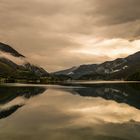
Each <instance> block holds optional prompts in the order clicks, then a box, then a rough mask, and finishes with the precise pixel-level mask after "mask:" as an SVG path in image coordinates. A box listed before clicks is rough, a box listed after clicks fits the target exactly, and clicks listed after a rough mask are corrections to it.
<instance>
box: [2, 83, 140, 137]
mask: <svg viewBox="0 0 140 140" xmlns="http://www.w3.org/2000/svg"><path fill="white" fill-rule="evenodd" d="M13 88H15V89H14V91H16V88H19V87H13ZM22 88H23V87H22ZM22 88H21V87H20V89H19V90H21V89H22ZM28 88H29V87H24V88H23V89H24V90H25V89H26V90H27V89H28ZM34 88H38V87H32V90H34V91H36V90H35V89H34ZM42 88H43V89H44V90H43V89H42ZM46 88H48V90H45V89H46ZM29 89H30V88H29ZM39 89H40V90H39ZM39 89H38V91H40V92H36V93H37V94H38V95H37V94H32V95H37V96H30V97H32V98H30V99H26V102H24V100H25V99H24V98H23V97H25V98H26V96H25V95H26V94H23V95H22V94H21V96H20V94H18V96H16V97H15V98H14V99H13V100H10V101H9V102H4V103H5V104H1V105H2V107H3V109H4V108H8V107H9V106H10V107H11V106H14V105H17V103H18V105H22V104H23V103H24V104H25V106H22V107H21V108H20V109H18V110H16V112H15V113H13V114H12V115H10V116H8V117H6V118H5V119H1V120H0V130H1V131H0V139H3V140H19V139H20V140H25V139H26V140H38V139H42V140H46V139H48V140H66V139H67V140H85V139H87V140H132V139H134V140H139V139H140V134H139V131H140V123H139V122H140V110H139V107H137V106H136V105H135V106H134V105H133V104H132V101H133V102H135V99H136V102H137V103H138V99H137V98H138V97H139V96H138V91H139V87H138V85H126V84H125V85H118V84H117V85H102V86H101V85H90V86H89V85H75V86H74V87H72V85H71V87H69V86H68V87H64V86H63V87H62V86H54V87H53V86H51V87H48V86H47V87H40V88H39ZM127 89H128V90H127ZM130 89H131V92H132V93H131V92H129V90H130ZM41 91H42V92H41ZM114 91H115V92H114ZM118 91H120V92H118ZM123 91H125V94H124V93H123ZM30 92H31V91H30ZM5 93H6V90H5ZM9 93H10V92H9ZM24 93H27V92H24ZM39 93H43V94H39ZM105 93H106V94H107V96H105ZM109 93H110V94H109ZM108 94H109V95H108ZM114 94H115V95H114ZM121 94H122V95H121ZM113 95H114V96H113ZM132 95H134V97H132ZM118 96H119V97H118ZM125 97H126V99H125ZM130 97H132V98H133V99H132V100H130ZM4 99H5V98H4ZM129 102H131V103H129ZM137 103H136V104H137ZM3 105H4V106H3Z"/></svg>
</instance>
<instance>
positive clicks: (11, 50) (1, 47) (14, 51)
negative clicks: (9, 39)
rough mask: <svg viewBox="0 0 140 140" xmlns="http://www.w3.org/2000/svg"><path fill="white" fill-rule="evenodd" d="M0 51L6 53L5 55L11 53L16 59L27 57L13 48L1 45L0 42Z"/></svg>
mask: <svg viewBox="0 0 140 140" xmlns="http://www.w3.org/2000/svg"><path fill="white" fill-rule="evenodd" d="M0 51H2V52H5V53H10V54H11V55H13V56H15V57H25V56H23V55H22V54H20V53H19V52H17V51H16V50H15V49H13V48H12V47H11V46H9V45H7V44H4V43H1V42H0Z"/></svg>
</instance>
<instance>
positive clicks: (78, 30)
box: [0, 0, 140, 72]
mask: <svg viewBox="0 0 140 140" xmlns="http://www.w3.org/2000/svg"><path fill="white" fill-rule="evenodd" d="M0 41H1V42H3V43H6V44H9V45H11V46H12V47H13V48H15V49H16V50H18V51H19V52H20V53H22V54H23V55H25V56H26V57H27V58H28V59H29V60H30V61H32V62H33V63H35V64H37V65H40V66H42V67H43V68H45V69H46V70H47V71H49V72H53V71H58V70H62V69H66V68H70V67H72V66H78V65H81V64H93V63H101V62H104V61H107V60H113V59H116V58H118V57H126V56H127V55H129V54H133V53H135V52H137V51H140V0H70V1H69V0H0Z"/></svg>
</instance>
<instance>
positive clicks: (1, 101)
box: [0, 86, 46, 119]
mask: <svg viewBox="0 0 140 140" xmlns="http://www.w3.org/2000/svg"><path fill="white" fill-rule="evenodd" d="M45 90H46V88H42V87H20V86H19V87H13V86H0V119H3V118H6V117H8V116H10V115H12V114H13V113H14V112H15V111H17V110H18V109H19V108H21V107H22V106H23V105H24V104H25V100H27V99H29V98H31V97H33V96H36V95H38V94H41V93H43V92H44V91H45Z"/></svg>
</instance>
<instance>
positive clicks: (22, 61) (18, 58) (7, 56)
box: [0, 51, 27, 65]
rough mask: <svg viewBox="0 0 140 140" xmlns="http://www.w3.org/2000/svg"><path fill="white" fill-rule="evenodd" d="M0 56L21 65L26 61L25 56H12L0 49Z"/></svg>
mask: <svg viewBox="0 0 140 140" xmlns="http://www.w3.org/2000/svg"><path fill="white" fill-rule="evenodd" d="M0 58H6V59H8V60H10V61H12V62H14V63H15V64H17V65H23V64H25V63H26V62H27V60H26V59H25V58H22V57H15V56H13V55H11V54H9V53H5V52H2V51H0Z"/></svg>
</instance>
